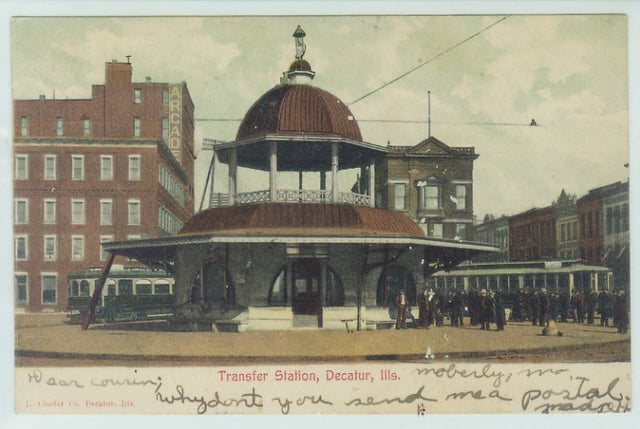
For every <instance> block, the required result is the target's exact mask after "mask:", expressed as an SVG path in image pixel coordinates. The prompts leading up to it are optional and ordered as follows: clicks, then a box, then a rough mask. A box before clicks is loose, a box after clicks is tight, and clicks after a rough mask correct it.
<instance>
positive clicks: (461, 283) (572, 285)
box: [427, 259, 613, 295]
mask: <svg viewBox="0 0 640 429" xmlns="http://www.w3.org/2000/svg"><path fill="white" fill-rule="evenodd" d="M427 287H428V288H431V289H433V290H434V291H435V290H438V291H441V292H444V293H449V292H451V291H454V290H458V291H463V292H470V291H480V290H483V289H484V290H487V291H492V292H502V293H507V294H511V293H516V292H518V291H522V290H526V291H536V290H542V289H545V290H546V291H548V292H549V293H566V294H568V295H572V294H574V293H575V292H581V293H588V292H598V291H600V290H612V288H613V273H612V271H611V269H609V268H607V267H602V266H596V265H586V264H584V262H583V261H582V260H580V259H570V260H543V261H525V262H499V263H496V262H494V263H491V262H487V263H471V262H467V263H462V264H460V265H458V266H456V267H453V268H451V269H449V270H447V271H438V272H436V273H434V274H433V275H432V276H431V277H430V278H429V279H427Z"/></svg>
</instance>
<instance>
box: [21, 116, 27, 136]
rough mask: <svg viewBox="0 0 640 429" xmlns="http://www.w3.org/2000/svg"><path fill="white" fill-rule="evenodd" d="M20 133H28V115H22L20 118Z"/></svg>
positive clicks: (23, 134)
mask: <svg viewBox="0 0 640 429" xmlns="http://www.w3.org/2000/svg"><path fill="white" fill-rule="evenodd" d="M20 135H21V136H22V137H27V136H28V135H29V117H28V116H23V117H21V118H20Z"/></svg>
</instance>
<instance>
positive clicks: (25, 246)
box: [14, 234, 29, 261]
mask: <svg viewBox="0 0 640 429" xmlns="http://www.w3.org/2000/svg"><path fill="white" fill-rule="evenodd" d="M14 247H15V249H14V250H15V259H16V260H17V261H26V260H27V259H29V237H28V236H27V235H26V234H21V235H16V236H15V237H14Z"/></svg>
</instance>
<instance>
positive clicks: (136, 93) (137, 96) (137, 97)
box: [133, 88, 142, 104]
mask: <svg viewBox="0 0 640 429" xmlns="http://www.w3.org/2000/svg"><path fill="white" fill-rule="evenodd" d="M133 102H134V103H136V104H140V103H142V90H141V89H140V88H136V89H134V90H133Z"/></svg>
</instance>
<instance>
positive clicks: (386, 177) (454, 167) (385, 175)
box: [377, 136, 478, 240]
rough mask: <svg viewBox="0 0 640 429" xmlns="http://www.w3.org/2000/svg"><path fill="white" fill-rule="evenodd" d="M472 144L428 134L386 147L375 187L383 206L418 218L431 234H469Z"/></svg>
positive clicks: (438, 235)
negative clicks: (448, 141)
mask: <svg viewBox="0 0 640 429" xmlns="http://www.w3.org/2000/svg"><path fill="white" fill-rule="evenodd" d="M477 158H478V155H477V154H476V153H475V150H474V148H473V147H450V146H448V145H446V144H445V143H444V142H442V141H440V140H438V139H437V138H435V137H433V136H431V137H429V138H427V139H426V140H424V141H422V142H420V143H418V144H417V145H415V146H387V156H386V158H385V160H384V164H383V167H382V174H381V176H380V177H379V180H380V183H379V184H378V186H377V188H378V189H380V190H381V195H380V197H381V198H380V200H381V206H382V207H385V208H388V209H390V210H395V211H400V212H402V213H404V214H406V215H407V216H409V217H410V218H411V219H413V220H414V221H416V222H418V223H419V224H420V226H421V227H422V229H423V230H424V232H425V235H427V236H429V237H437V238H460V239H463V240H472V239H473V161H475V160H476V159H477Z"/></svg>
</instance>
